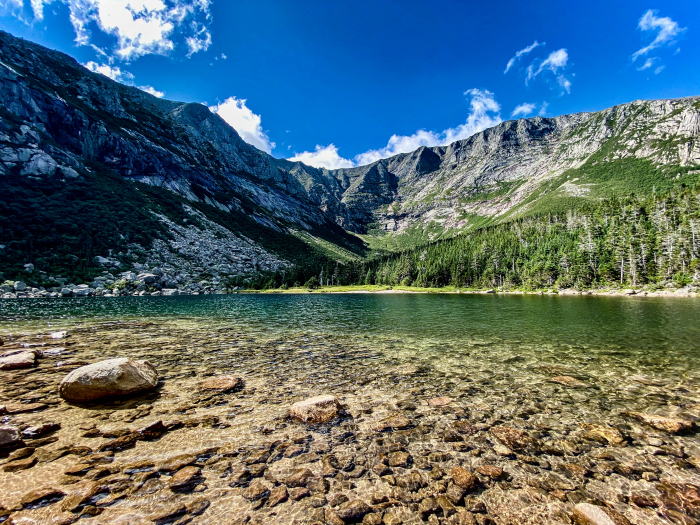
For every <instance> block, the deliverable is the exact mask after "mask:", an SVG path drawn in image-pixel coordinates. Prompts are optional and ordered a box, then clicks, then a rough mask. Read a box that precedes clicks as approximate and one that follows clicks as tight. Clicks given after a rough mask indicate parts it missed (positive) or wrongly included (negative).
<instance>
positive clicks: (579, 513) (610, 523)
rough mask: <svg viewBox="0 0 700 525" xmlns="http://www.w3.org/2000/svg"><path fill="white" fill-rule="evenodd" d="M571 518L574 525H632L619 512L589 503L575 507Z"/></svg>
mask: <svg viewBox="0 0 700 525" xmlns="http://www.w3.org/2000/svg"><path fill="white" fill-rule="evenodd" d="M573 518H574V523H576V525H632V524H631V523H630V521H629V520H628V519H627V518H625V517H624V516H623V515H622V514H620V513H619V512H616V511H614V510H612V509H608V508H606V507H599V506H597V505H591V504H590V503H579V504H578V505H576V507H574V516H573Z"/></svg>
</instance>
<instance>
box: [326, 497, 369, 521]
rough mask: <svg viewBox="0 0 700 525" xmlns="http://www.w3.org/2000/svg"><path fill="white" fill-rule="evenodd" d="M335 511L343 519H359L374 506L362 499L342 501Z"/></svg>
mask: <svg viewBox="0 0 700 525" xmlns="http://www.w3.org/2000/svg"><path fill="white" fill-rule="evenodd" d="M335 512H336V514H337V515H338V517H339V518H340V519H341V520H343V521H357V520H361V519H362V518H363V517H364V516H365V514H369V513H370V512H372V508H371V507H370V506H369V505H367V503H365V502H364V501H362V500H361V499H356V500H352V501H346V502H345V503H341V504H340V506H339V507H338V510H336V511H335Z"/></svg>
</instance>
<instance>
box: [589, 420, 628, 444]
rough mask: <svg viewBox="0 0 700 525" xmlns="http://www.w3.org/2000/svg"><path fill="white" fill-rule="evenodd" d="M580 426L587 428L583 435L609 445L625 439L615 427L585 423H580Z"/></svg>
mask: <svg viewBox="0 0 700 525" xmlns="http://www.w3.org/2000/svg"><path fill="white" fill-rule="evenodd" d="M581 428H583V429H584V430H587V432H586V433H585V434H584V437H586V438H588V439H593V440H594V441H602V442H605V443H610V444H611V445H619V444H620V443H622V442H624V441H625V438H624V436H623V435H622V433H621V432H620V431H619V430H618V429H616V428H615V427H610V426H605V425H596V424H593V423H585V424H583V425H581Z"/></svg>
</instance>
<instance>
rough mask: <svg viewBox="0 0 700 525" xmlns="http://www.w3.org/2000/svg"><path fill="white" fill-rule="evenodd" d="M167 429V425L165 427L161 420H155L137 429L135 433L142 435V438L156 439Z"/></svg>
mask: <svg viewBox="0 0 700 525" xmlns="http://www.w3.org/2000/svg"><path fill="white" fill-rule="evenodd" d="M167 431H168V427H166V426H165V425H164V424H163V422H162V421H155V422H153V423H150V424H148V425H146V426H145V427H143V428H140V429H138V430H137V431H136V433H137V434H139V435H140V436H142V437H143V438H144V439H157V438H159V437H161V436H162V435H163V434H165V433H166V432H167Z"/></svg>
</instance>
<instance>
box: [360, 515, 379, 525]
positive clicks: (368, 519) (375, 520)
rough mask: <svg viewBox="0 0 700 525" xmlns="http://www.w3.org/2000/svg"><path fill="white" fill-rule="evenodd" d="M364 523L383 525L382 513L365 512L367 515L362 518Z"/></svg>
mask: <svg viewBox="0 0 700 525" xmlns="http://www.w3.org/2000/svg"><path fill="white" fill-rule="evenodd" d="M362 525H382V513H381V512H372V513H370V514H365V517H364V518H362Z"/></svg>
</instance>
